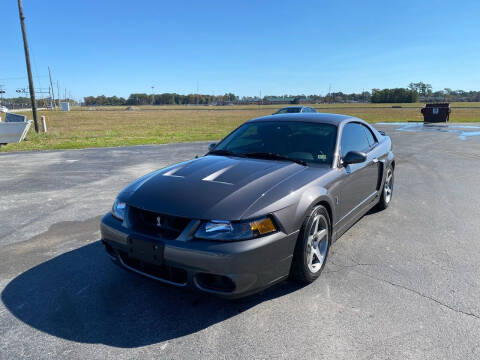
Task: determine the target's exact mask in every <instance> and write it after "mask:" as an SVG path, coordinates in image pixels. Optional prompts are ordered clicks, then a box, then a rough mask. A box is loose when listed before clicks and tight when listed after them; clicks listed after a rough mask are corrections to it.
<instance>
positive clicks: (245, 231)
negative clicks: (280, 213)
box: [195, 217, 277, 241]
mask: <svg viewBox="0 0 480 360" xmlns="http://www.w3.org/2000/svg"><path fill="white" fill-rule="evenodd" d="M275 231H277V229H276V227H275V224H274V223H273V221H272V219H271V218H269V217H263V218H260V219H256V220H249V221H244V222H240V221H222V220H211V221H204V222H202V223H201V224H200V227H199V228H198V230H197V231H196V233H195V237H196V238H198V239H205V240H220V241H235V240H247V239H253V238H257V237H260V236H263V235H267V234H270V233H273V232H275Z"/></svg>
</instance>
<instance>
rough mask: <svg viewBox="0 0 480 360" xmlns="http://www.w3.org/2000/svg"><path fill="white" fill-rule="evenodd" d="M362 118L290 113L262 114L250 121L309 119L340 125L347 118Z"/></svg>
mask: <svg viewBox="0 0 480 360" xmlns="http://www.w3.org/2000/svg"><path fill="white" fill-rule="evenodd" d="M350 119H353V120H360V119H358V118H355V117H353V116H349V115H342V114H331V113H290V114H276V115H267V116H262V117H259V118H256V119H252V120H250V121H249V122H256V121H307V122H318V123H327V124H333V125H338V124H340V123H341V122H343V121H345V120H350Z"/></svg>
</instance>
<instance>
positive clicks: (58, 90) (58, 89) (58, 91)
mask: <svg viewBox="0 0 480 360" xmlns="http://www.w3.org/2000/svg"><path fill="white" fill-rule="evenodd" d="M57 100H58V107H60V85H58V80H57Z"/></svg>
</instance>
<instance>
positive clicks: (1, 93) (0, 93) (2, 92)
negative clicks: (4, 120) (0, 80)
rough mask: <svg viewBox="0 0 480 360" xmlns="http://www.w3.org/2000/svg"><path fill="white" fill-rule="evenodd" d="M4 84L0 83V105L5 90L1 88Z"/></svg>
mask: <svg viewBox="0 0 480 360" xmlns="http://www.w3.org/2000/svg"><path fill="white" fill-rule="evenodd" d="M4 86H5V85H1V84H0V105H2V104H3V94H5V90H3V87H4Z"/></svg>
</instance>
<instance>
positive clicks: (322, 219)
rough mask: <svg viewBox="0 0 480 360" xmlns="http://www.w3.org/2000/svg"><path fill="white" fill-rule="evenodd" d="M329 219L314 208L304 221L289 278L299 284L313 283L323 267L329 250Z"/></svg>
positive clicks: (317, 207)
mask: <svg viewBox="0 0 480 360" xmlns="http://www.w3.org/2000/svg"><path fill="white" fill-rule="evenodd" d="M330 233H331V231H330V217H329V216H328V212H327V210H326V209H325V208H324V207H323V206H321V205H318V206H316V207H315V208H314V209H313V210H312V211H311V213H310V215H309V216H308V217H307V218H306V219H305V222H304V223H303V225H302V228H301V230H300V233H299V235H298V239H297V244H296V246H295V252H294V254H293V260H292V268H291V271H290V277H291V278H292V279H294V280H296V281H298V282H301V283H307V284H308V283H311V282H313V281H315V280H316V279H317V278H318V277H319V276H320V273H321V272H322V270H323V268H324V267H325V262H326V260H327V256H328V250H329V248H330Z"/></svg>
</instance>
